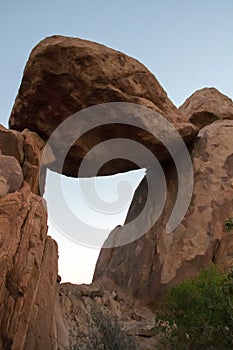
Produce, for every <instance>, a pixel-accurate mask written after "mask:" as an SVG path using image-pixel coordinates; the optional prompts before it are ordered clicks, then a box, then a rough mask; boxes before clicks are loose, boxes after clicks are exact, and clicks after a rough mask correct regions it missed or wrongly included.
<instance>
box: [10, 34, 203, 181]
mask: <svg viewBox="0 0 233 350" xmlns="http://www.w3.org/2000/svg"><path fill="white" fill-rule="evenodd" d="M107 102H128V103H135V104H138V105H142V106H146V107H149V108H151V109H153V110H155V111H157V112H159V113H160V114H161V115H162V116H164V117H165V118H168V119H169V120H170V121H171V122H172V123H173V124H174V125H175V126H176V127H177V129H178V130H179V131H180V133H181V135H182V137H183V138H184V140H185V141H186V142H188V143H189V142H190V141H192V140H193V137H194V136H195V135H196V129H195V127H194V126H193V125H192V124H191V123H187V122H186V123H185V122H184V121H182V118H181V116H180V114H179V113H178V111H177V109H176V107H175V106H174V105H173V104H172V102H171V101H170V100H169V99H168V97H167V94H166V93H165V91H164V90H163V88H162V87H161V86H160V84H159V83H158V81H157V80H156V78H155V77H154V76H153V75H152V74H151V73H150V72H149V71H148V70H147V69H146V68H145V67H144V66H143V65H142V64H141V63H140V62H138V61H137V60H135V59H133V58H131V57H128V56H127V55H125V54H123V53H121V52H118V51H115V50H112V49H109V48H107V47H105V46H103V45H100V44H96V43H93V42H89V41H86V40H81V39H76V38H67V37H62V36H53V37H50V38H47V39H45V40H43V41H42V42H40V43H39V44H38V45H37V46H36V48H35V49H34V50H33V51H32V53H31V55H30V58H29V60H28V63H27V65H26V68H25V71H24V76H23V81H22V84H21V86H20V90H19V93H18V96H17V98H16V101H15V105H14V108H13V111H12V114H11V118H10V127H11V128H12V129H17V130H20V131H22V130H23V129H24V128H28V129H30V130H31V131H34V132H36V133H38V135H40V137H42V138H43V139H44V140H45V141H47V140H48V138H49V136H50V135H51V133H52V132H53V131H54V130H55V129H56V128H57V126H58V125H59V124H60V123H61V122H63V121H64V120H65V119H67V118H68V117H70V116H71V115H72V114H73V113H76V112H78V111H80V110H82V109H84V108H87V107H89V106H94V105H98V104H101V103H107ZM98 117H99V116H98ZM136 117H137V118H138V119H140V123H141V126H142V128H143V127H145V126H149V130H153V128H154V127H155V125H154V123H153V120H150V118H147V117H145V116H143V115H141V114H139V115H137V116H135V118H136ZM109 118H110V115H109ZM85 119H87V120H84V121H82V123H87V125H88V115H87V117H85ZM127 119H128V117H127V115H126V120H125V122H127V121H129V122H130V119H129V120H127ZM112 120H113V121H112ZM101 121H102V120H101V118H99V124H100V126H99V127H97V128H95V129H93V130H91V131H89V132H88V133H87V134H86V135H84V136H82V137H81V138H80V139H79V140H77V142H76V143H75V145H73V146H72V148H71V149H70V151H69V154H68V156H67V158H66V161H65V162H64V167H63V170H62V172H63V173H64V174H67V175H71V176H77V170H78V166H79V164H80V162H81V160H82V159H83V157H84V156H85V155H86V153H87V152H88V151H89V150H90V149H91V148H92V147H93V146H95V145H97V144H99V143H100V142H102V141H104V140H107V139H112V138H117V137H121V138H130V139H133V140H136V141H138V142H140V143H141V144H145V146H146V147H147V148H149V149H151V150H152V151H153V152H154V153H156V155H157V156H158V157H159V158H160V159H161V158H164V157H165V158H166V157H168V154H167V153H165V154H164V150H163V151H161V145H160V143H159V142H158V140H157V141H156V140H155V138H154V137H153V136H152V135H151V134H149V133H147V132H145V131H143V130H141V129H138V128H135V127H134V126H132V125H126V124H124V125H121V124H117V125H116V124H111V125H107V126H103V125H101V124H102V123H101ZM111 121H112V123H114V119H111ZM116 121H117V118H116ZM82 123H80V125H81V124H82ZM130 124H132V123H130ZM66 132H67V130H66ZM71 132H73V129H72V130H71V131H69V132H67V134H66V133H65V134H64V133H63V134H62V135H59V140H58V142H57V143H56V144H55V145H54V153H55V154H56V157H57V158H59V157H60V155H61V154H62V152H63V146H64V142H66V140H67V139H69V136H70V133H71ZM159 145H160V147H159ZM156 146H157V147H156ZM104 155H111V149H110V150H109V149H108V147H107V146H106V147H105V148H102V149H101V152H100V151H99V153H98V154H97V156H96V158H97V159H98V158H101V157H102V156H104ZM110 159H111V157H110ZM142 161H144V157H142ZM144 165H145V166H148V165H151V164H147V162H146V161H145V164H144ZM52 168H53V169H55V170H57V168H56V164H55V163H54V164H53V167H52ZM135 168H137V166H136V165H135V164H133V163H132V162H129V161H126V160H125V161H123V160H122V159H121V160H120V161H119V160H113V161H111V163H110V164H107V165H105V167H103V168H102V169H101V170H100V172H99V174H102V175H109V174H113V173H118V172H123V171H128V170H131V169H135ZM91 175H93V174H91V173H88V172H87V173H86V174H85V176H91Z"/></svg>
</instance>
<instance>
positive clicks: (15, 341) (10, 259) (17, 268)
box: [0, 157, 57, 350]
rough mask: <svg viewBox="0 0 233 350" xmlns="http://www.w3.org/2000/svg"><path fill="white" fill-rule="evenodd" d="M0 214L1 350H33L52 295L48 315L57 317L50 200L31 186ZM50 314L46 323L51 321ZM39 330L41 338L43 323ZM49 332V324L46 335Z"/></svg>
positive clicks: (4, 201) (0, 205) (1, 206)
mask: <svg viewBox="0 0 233 350" xmlns="http://www.w3.org/2000/svg"><path fill="white" fill-rule="evenodd" d="M12 158H13V157H12ZM14 159H15V158H14ZM0 213H1V215H0V227H1V235H0V267H1V268H0V281H1V282H0V348H1V349H12V350H23V349H25V350H27V349H28V348H24V345H25V340H26V338H27V332H28V328H29V325H30V318H31V319H33V318H34V319H36V317H37V315H38V314H40V315H41V312H42V311H43V310H44V309H43V302H42V301H43V300H45V299H46V296H47V297H48V300H47V301H48V303H47V304H46V315H51V312H50V311H49V309H50V308H52V307H53V305H49V302H50V301H52V297H51V298H50V295H52V294H53V293H54V291H53V290H52V287H53V286H54V284H55V283H56V277H57V265H56V264H57V257H56V258H55V253H56V249H55V250H53V249H54V248H53V249H52V246H53V247H54V243H51V240H48V239H47V238H46V235H47V214H46V209H45V206H44V201H43V199H42V198H41V197H39V196H36V195H35V194H33V193H31V192H30V188H29V186H28V185H26V184H25V186H24V187H23V188H22V189H21V190H20V191H17V192H15V193H10V194H8V195H7V196H6V197H5V198H1V199H0ZM46 242H47V243H46ZM50 265H51V266H50ZM47 269H48V271H47ZM47 282H49V283H48V285H50V286H51V291H49V290H48V285H47ZM39 283H40V284H39ZM42 291H43V292H42ZM50 293H51V294H50ZM42 295H43V298H42ZM38 302H39V304H37V303H38ZM32 312H33V313H34V314H32ZM46 315H43V320H46V321H47V319H48V318H49V317H48V318H46ZM49 320H51V319H49ZM34 327H35V325H34ZM38 327H39V328H38V334H37V336H38V338H40V334H39V332H40V331H41V328H40V324H39V323H38ZM47 331H48V332H49V326H48V325H47V324H46V327H45V329H44V331H43V335H45V333H46V332H47ZM45 348H46V347H45ZM45 348H43V349H45ZM38 349H42V347H40V346H38Z"/></svg>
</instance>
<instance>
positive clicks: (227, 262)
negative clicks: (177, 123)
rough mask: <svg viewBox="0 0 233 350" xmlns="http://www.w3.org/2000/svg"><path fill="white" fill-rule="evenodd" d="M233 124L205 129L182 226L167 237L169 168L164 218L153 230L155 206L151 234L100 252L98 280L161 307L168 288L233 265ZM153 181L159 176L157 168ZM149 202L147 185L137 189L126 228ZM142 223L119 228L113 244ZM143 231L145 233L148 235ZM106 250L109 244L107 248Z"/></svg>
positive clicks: (172, 195)
mask: <svg viewBox="0 0 233 350" xmlns="http://www.w3.org/2000/svg"><path fill="white" fill-rule="evenodd" d="M232 152H233V121H232V120H224V121H216V122H214V123H212V124H211V125H209V126H206V127H205V128H203V129H202V130H201V131H200V132H199V134H198V138H197V140H196V142H195V144H194V149H193V154H192V159H193V169H194V190H193V196H192V201H191V204H190V207H189V209H188V211H187V213H186V215H185V217H184V219H183V221H182V222H181V224H180V225H179V226H178V227H177V228H176V229H175V230H174V232H172V233H170V234H168V233H166V231H165V228H166V224H167V221H168V218H169V216H170V213H171V210H172V208H173V206H174V203H175V201H176V194H177V180H176V169H175V168H174V166H172V164H170V165H169V164H167V167H166V175H167V186H168V196H167V202H166V205H165V208H164V211H163V214H162V215H161V217H160V218H159V220H158V221H157V222H156V224H154V225H153V216H154V207H153V205H151V206H150V207H149V210H148V212H147V214H146V217H145V215H144V216H143V217H142V219H141V223H144V222H145V221H146V222H148V223H149V225H150V223H151V226H152V227H151V229H150V230H149V231H148V232H147V233H145V234H144V235H142V237H141V238H139V239H138V240H136V241H134V242H133V243H131V244H128V245H124V246H121V247H117V248H104V249H102V250H101V253H100V256H99V259H98V262H97V265H96V269H95V274H94V280H98V279H99V278H100V277H101V278H102V277H103V276H106V277H108V278H110V279H111V280H112V281H114V282H115V283H116V284H117V285H119V286H121V287H123V288H125V290H127V291H128V292H129V293H131V294H132V295H134V296H136V297H137V298H140V299H141V300H143V301H144V302H146V303H148V304H150V305H151V306H152V307H156V305H157V303H158V300H159V299H160V297H161V296H162V295H163V294H164V292H165V291H166V289H167V288H168V287H169V286H170V285H171V284H172V283H176V282H177V281H180V280H183V279H186V278H191V277H193V276H194V275H196V274H197V273H199V272H200V271H201V270H202V269H203V268H204V267H206V266H207V265H208V264H210V263H212V262H213V263H215V264H217V265H218V266H219V267H220V268H222V269H223V270H229V269H230V268H231V267H232V266H233V256H232V250H233V234H232V232H228V231H227V230H226V229H225V226H224V223H225V222H226V221H227V220H228V219H229V218H230V217H233V211H232V208H233V199H232V198H233V182H232V175H233V170H232V169H233V168H232V166H233V153H232ZM147 176H148V178H149V179H150V178H152V179H153V177H154V173H153V168H152V169H150V170H149V171H148V174H147ZM146 198H147V181H146V180H145V179H144V180H143V181H142V183H141V184H140V186H139V188H138V189H137V190H136V192H135V195H134V198H133V201H132V204H131V207H130V210H129V213H128V216H127V218H126V223H125V224H127V223H128V222H130V221H133V220H134V219H135V217H137V215H138V214H139V213H140V211H141V209H142V208H143V206H144V203H145V201H146ZM141 223H140V222H139V223H138V222H137V225H135V227H134V228H133V229H132V227H131V230H132V231H133V232H127V225H125V226H123V227H117V228H116V229H115V230H114V231H113V232H112V233H111V234H110V236H109V238H108V240H111V241H112V240H113V239H117V238H118V237H120V235H122V236H123V237H124V236H126V235H130V234H131V235H132V234H135V232H137V231H138V230H140V228H141ZM143 233H144V232H142V234H143ZM106 246H107V244H106Z"/></svg>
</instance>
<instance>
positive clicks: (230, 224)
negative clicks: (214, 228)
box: [224, 218, 233, 232]
mask: <svg viewBox="0 0 233 350" xmlns="http://www.w3.org/2000/svg"><path fill="white" fill-rule="evenodd" d="M224 230H225V231H226V232H231V231H233V218H229V219H228V220H226V221H225V222H224Z"/></svg>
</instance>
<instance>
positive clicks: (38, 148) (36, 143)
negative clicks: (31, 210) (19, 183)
mask: <svg viewBox="0 0 233 350" xmlns="http://www.w3.org/2000/svg"><path fill="white" fill-rule="evenodd" d="M22 136H23V137H24V162H23V165H22V168H23V175H24V181H26V182H27V183H28V184H29V185H30V188H31V191H32V192H33V193H35V194H39V195H43V193H44V186H45V176H46V169H45V167H46V166H48V164H52V163H53V162H54V160H55V157H54V154H53V152H52V150H51V148H50V147H47V156H46V157H43V163H44V164H43V166H42V165H41V157H42V154H43V150H44V146H45V142H44V141H43V140H42V139H41V138H40V137H39V136H38V135H37V134H36V133H35V132H31V131H30V130H28V129H24V130H23V132H22Z"/></svg>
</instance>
